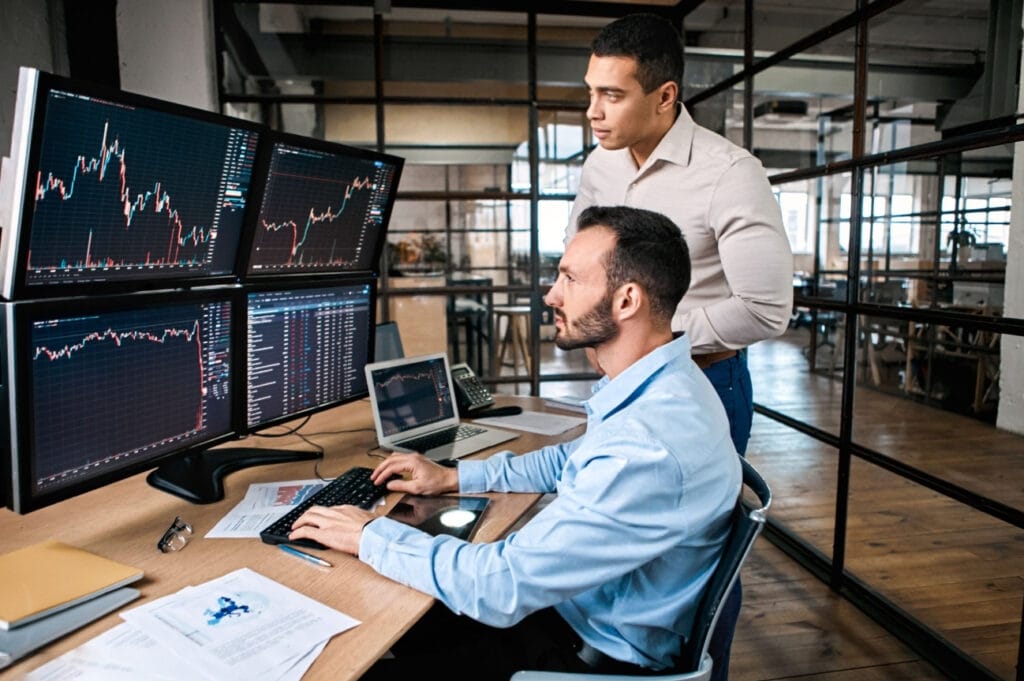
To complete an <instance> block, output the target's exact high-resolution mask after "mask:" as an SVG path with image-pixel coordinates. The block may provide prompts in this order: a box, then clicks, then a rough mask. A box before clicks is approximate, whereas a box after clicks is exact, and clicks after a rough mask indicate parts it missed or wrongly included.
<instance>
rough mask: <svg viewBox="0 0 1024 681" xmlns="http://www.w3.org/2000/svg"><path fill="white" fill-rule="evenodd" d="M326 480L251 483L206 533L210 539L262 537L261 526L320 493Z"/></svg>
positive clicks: (263, 526)
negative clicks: (226, 512)
mask: <svg viewBox="0 0 1024 681" xmlns="http://www.w3.org/2000/svg"><path fill="white" fill-rule="evenodd" d="M326 484H327V483H326V482H324V481H323V480H292V481H290V482H267V483H254V484H252V485H249V490H248V491H247V492H246V493H245V498H243V499H242V500H241V501H240V502H238V504H237V505H236V506H235V507H234V508H233V509H231V510H230V511H229V512H228V514H227V515H225V516H224V517H223V518H221V519H220V521H219V522H218V523H217V524H216V525H214V526H213V528H212V529H211V530H210V531H209V532H207V533H206V537H207V539H251V538H254V537H255V538H259V536H260V530H262V529H263V528H265V527H266V526H267V525H269V524H271V523H272V522H274V521H275V520H277V519H278V518H280V517H281V516H283V515H284V514H285V513H287V512H288V511H290V510H291V509H293V508H294V507H296V506H298V505H299V504H301V503H302V502H303V501H305V500H306V499H308V498H309V497H311V496H313V495H314V494H316V493H317V492H318V491H319V490H320V489H321V488H323V486H324V485H326Z"/></svg>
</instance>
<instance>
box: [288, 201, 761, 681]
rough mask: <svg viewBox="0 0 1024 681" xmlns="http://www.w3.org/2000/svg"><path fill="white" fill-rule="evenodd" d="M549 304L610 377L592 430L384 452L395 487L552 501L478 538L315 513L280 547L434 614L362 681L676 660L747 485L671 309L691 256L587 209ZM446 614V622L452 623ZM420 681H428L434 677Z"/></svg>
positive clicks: (638, 226) (648, 221)
mask: <svg viewBox="0 0 1024 681" xmlns="http://www.w3.org/2000/svg"><path fill="white" fill-rule="evenodd" d="M578 226H579V231H578V233H577V234H576V235H575V236H574V237H573V238H572V240H571V241H570V242H569V244H568V246H567V248H566V250H565V255H564V256H563V258H562V260H561V263H560V264H559V275H558V279H557V280H556V281H555V284H554V286H553V287H552V289H551V291H550V292H549V293H548V294H547V296H546V297H545V302H546V303H547V304H548V305H550V306H551V307H552V308H554V311H555V323H556V328H557V336H556V339H555V343H556V344H557V345H558V346H559V347H560V348H563V349H570V348H580V347H582V348H587V349H588V350H587V351H588V354H589V355H590V357H591V361H592V362H593V363H594V365H595V366H597V367H600V370H601V371H602V372H603V373H604V377H603V378H602V379H601V380H600V381H599V383H598V384H597V387H596V388H595V389H594V395H593V396H592V397H591V398H590V399H589V400H588V402H587V410H588V425H587V432H586V434H584V435H582V436H581V437H579V438H577V439H576V440H573V441H571V442H568V443H565V444H559V445H553V446H550V447H545V448H543V449H540V450H537V451H534V452H530V453H528V454H524V455H522V456H515V455H514V454H512V452H499V453H498V454H495V455H494V456H492V457H490V458H488V459H486V460H483V461H467V460H463V461H460V462H459V464H458V467H457V468H455V469H453V468H446V467H442V466H439V465H437V464H435V463H433V462H431V461H429V460H428V459H426V458H424V457H423V456H421V455H419V454H393V455H391V456H389V457H388V458H387V459H385V460H384V462H383V463H381V464H380V465H379V466H378V467H377V469H376V470H375V471H374V474H373V475H374V480H375V481H377V482H381V481H384V480H387V479H388V478H389V477H391V476H392V475H395V474H401V475H403V476H404V479H401V480H397V479H396V480H392V481H390V482H388V483H387V485H388V489H390V490H392V491H402V492H409V493H413V494H443V493H446V492H461V493H476V492H486V491H499V492H557V496H556V497H554V499H553V500H552V501H551V502H550V503H549V504H548V505H546V506H545V507H544V508H543V509H542V510H541V511H540V512H539V513H537V514H536V515H535V516H534V517H533V518H532V519H530V520H529V522H527V523H526V524H525V525H524V526H523V527H522V528H521V529H520V530H519V531H518V532H514V533H511V534H509V535H508V536H507V537H506V538H504V539H502V540H500V541H495V542H491V543H486V544H483V543H481V544H473V543H468V542H466V541H463V540H461V539H456V538H454V537H448V536H439V537H433V536H430V535H428V534H426V533H423V532H421V531H419V530H417V529H415V528H412V527H410V526H408V525H404V524H401V523H399V522H396V521H394V520H391V519H388V518H383V517H377V516H375V515H374V514H373V513H370V512H368V511H364V510H361V509H359V508H356V507H354V506H337V507H333V508H325V507H316V508H313V509H311V510H309V511H307V512H306V513H305V514H304V515H303V516H302V517H300V518H299V519H298V520H297V521H296V522H295V525H294V529H293V531H292V534H291V536H292V538H296V539H297V538H301V537H306V538H310V539H315V540H317V541H319V542H322V543H323V544H326V545H327V546H329V547H332V548H334V549H337V550H339V551H345V552H348V553H351V554H353V555H357V556H358V557H359V559H360V560H362V561H363V562H365V563H367V564H369V565H370V566H372V567H373V568H374V569H375V570H377V571H378V572H379V573H380V574H382V575H385V576H387V577H390V578H392V579H394V580H396V581H399V582H401V583H403V584H406V585H409V586H411V587H413V588H416V589H419V590H420V591H423V592H424V593H427V594H430V595H431V596H433V597H435V598H437V599H438V601H439V602H440V604H442V605H436V606H435V607H434V609H433V610H432V611H431V612H430V613H428V615H427V616H426V617H424V618H423V619H422V620H421V621H420V622H419V623H418V624H417V625H416V626H415V627H413V629H412V630H411V631H410V632H409V633H408V634H407V635H406V636H405V637H403V639H402V640H401V641H399V643H398V644H397V645H396V646H394V648H393V652H394V654H395V658H394V659H385V660H381V661H379V662H378V663H377V664H376V665H375V666H374V667H373V668H371V669H370V671H369V672H368V674H367V676H365V677H364V679H376V678H415V677H416V676H417V675H424V674H427V673H428V672H429V673H432V674H438V675H443V677H444V678H451V677H454V678H467V679H469V678H472V679H501V680H502V681H505V680H507V679H508V678H509V675H510V674H511V673H512V672H514V671H515V670H517V669H551V670H561V671H598V672H602V673H634V674H643V673H651V672H653V671H656V670H663V669H666V668H670V667H672V666H673V663H674V657H675V656H676V655H677V654H678V653H679V651H680V645H681V640H680V639H681V636H683V635H685V634H686V633H688V632H689V630H690V626H691V624H692V620H693V613H694V610H695V609H696V607H697V603H698V601H699V599H700V596H701V592H702V590H703V588H704V585H705V584H706V582H707V580H708V578H709V577H710V576H711V573H712V571H713V570H714V568H715V566H716V563H717V560H718V558H719V555H720V554H721V551H722V547H723V544H724V542H725V539H726V536H727V533H728V530H729V523H730V516H731V512H732V509H733V507H734V506H735V504H736V499H737V497H738V495H739V490H740V484H741V470H740V462H739V457H738V455H737V454H736V450H735V448H734V446H733V444H732V440H731V438H730V436H729V422H728V419H727V418H726V414H725V410H724V408H723V406H722V402H721V400H719V399H718V397H717V395H716V394H715V391H714V388H713V387H712V386H711V383H710V382H709V381H708V379H707V378H706V377H705V375H704V372H702V371H701V370H700V368H698V367H697V365H696V364H694V362H693V361H692V360H691V359H690V343H689V340H688V339H687V337H686V336H685V335H680V336H678V337H674V335H673V332H672V330H671V326H670V322H671V320H672V314H673V312H674V311H675V309H676V306H677V304H678V303H679V300H680V298H682V296H683V293H684V292H685V291H686V287H687V286H688V284H689V256H688V252H687V248H686V242H685V241H684V240H683V237H682V236H681V235H680V232H679V229H678V228H677V227H676V226H675V225H674V224H673V223H672V222H671V221H670V220H669V219H668V218H666V217H664V216H663V215H660V214H658V213H653V212H650V211H646V210H641V209H637V208H626V207H596V206H595V207H591V208H588V209H587V210H586V211H584V212H583V213H582V214H581V216H580V218H579V225H578ZM453 613H458V614H459V615H458V616H456V615H454V614H453ZM428 675H429V674H428Z"/></svg>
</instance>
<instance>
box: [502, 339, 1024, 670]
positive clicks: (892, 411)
mask: <svg viewBox="0 0 1024 681" xmlns="http://www.w3.org/2000/svg"><path fill="white" fill-rule="evenodd" d="M803 332H804V333H806V330H803ZM805 343H806V337H805V336H803V335H801V333H800V330H798V331H795V332H791V333H789V334H787V336H785V337H783V338H782V339H779V340H777V341H771V342H765V343H762V344H760V345H759V346H755V348H753V349H752V350H751V354H750V363H751V369H752V373H753V375H754V385H755V388H754V389H755V399H756V400H757V401H758V402H759V403H762V404H765V405H766V406H769V407H771V408H772V409H776V410H778V411H781V412H782V413H785V414H787V415H789V416H792V417H794V418H798V419H800V420H803V421H805V422H808V423H811V424H813V425H815V426H817V427H819V428H822V429H824V430H826V431H829V432H838V426H839V408H840V398H841V384H840V382H839V380H838V379H839V377H840V374H833V373H830V372H819V371H810V370H809V368H808V363H807V360H806V358H805V356H804V354H803V353H802V348H803V346H804V345H805ZM542 347H543V352H544V355H545V356H544V357H543V358H542V363H541V366H542V372H543V373H555V372H563V371H579V370H583V369H584V368H585V366H586V365H585V360H584V359H583V358H582V353H580V352H576V353H563V352H561V351H559V350H557V349H556V348H553V346H552V345H551V344H550V343H543V344H542ZM819 366H820V364H819ZM505 390H508V391H509V392H511V386H500V387H499V391H505ZM586 391H587V388H586V386H583V385H581V384H578V383H575V384H555V383H543V384H542V394H557V393H566V392H572V393H575V394H581V393H583V394H585V393H586ZM854 433H855V440H856V441H857V442H859V443H861V444H864V445H866V446H868V447H870V448H872V449H875V450H877V451H880V452H882V453H885V454H888V455H889V456H892V457H894V458H897V459H898V460H901V461H904V462H906V463H909V464H912V465H914V466H917V467H919V468H921V469H923V470H925V471H927V472H929V473H931V474H933V475H936V476H939V477H941V478H943V479H947V480H951V481H953V482H955V483H956V484H959V485H962V486H964V487H965V488H967V489H970V490H971V491H975V492H978V493H981V494H986V495H988V496H990V497H992V498H993V499H996V500H998V501H999V502H1000V503H1004V504H1007V505H1010V506H1011V507H1013V508H1017V509H1020V508H1024V437H1020V436H1017V435H1011V434H1008V433H1005V432H1002V431H998V430H997V429H995V428H994V427H993V426H991V425H989V424H987V423H984V422H983V421H981V420H978V419H975V418H970V417H968V416H961V415H956V414H950V413H948V412H943V411H940V410H938V409H934V408H932V407H927V406H924V405H921V404H918V403H916V402H914V401H912V400H908V399H904V398H901V397H899V396H894V395H887V394H884V393H882V392H879V391H877V390H874V389H869V388H864V389H861V388H858V391H857V395H856V397H855V425H854ZM748 457H749V458H750V460H751V461H752V462H753V463H754V464H755V465H756V466H757V467H758V469H759V470H760V471H761V472H762V474H763V475H764V476H765V478H766V479H767V480H768V481H769V483H770V484H771V485H772V487H773V491H774V493H775V503H774V504H773V507H772V510H771V516H772V518H773V519H774V520H778V521H779V522H781V523H782V524H783V525H784V526H785V527H786V528H787V529H789V530H791V531H793V532H796V533H798V534H799V535H800V536H801V537H803V538H804V539H806V540H807V541H809V542H811V543H812V544H813V545H814V546H815V547H816V548H817V549H818V550H820V551H822V552H823V553H825V554H826V555H831V546H832V541H833V532H834V518H835V490H836V478H837V475H836V460H837V456H836V452H835V450H834V449H832V448H830V447H827V446H825V445H823V444H822V443H820V442H818V441H816V440H814V439H813V438H810V437H808V436H806V435H802V434H800V433H798V432H796V431H794V430H792V429H790V428H787V427H785V426H783V425H781V424H779V423H778V422H775V421H772V420H769V419H767V418H765V417H761V416H757V417H756V418H755V425H754V432H753V435H752V438H751V443H750V446H749V448H748ZM847 533H848V535H847V556H846V565H847V568H848V569H849V570H851V571H852V572H853V573H854V574H855V575H856V576H857V577H858V578H859V579H861V580H863V581H865V582H866V583H868V584H869V585H870V586H871V587H872V588H874V589H876V590H878V591H879V592H880V593H881V594H882V595H884V596H885V597H886V598H888V599H889V600H891V601H893V602H894V603H896V604H897V605H898V606H899V607H901V608H902V609H904V610H905V611H907V612H908V613H910V614H911V615H912V616H914V617H915V618H917V619H919V620H921V621H923V622H924V623H926V624H927V625H928V626H930V627H932V628H933V629H935V630H936V631H938V632H940V634H941V635H943V636H944V637H945V638H947V639H948V640H950V641H952V642H953V643H954V644H955V645H956V646H958V647H959V648H960V649H961V650H962V651H963V652H964V653H965V654H966V655H968V656H970V657H972V658H974V659H976V660H977V661H979V662H980V663H981V664H982V665H983V666H985V667H986V668H988V669H989V670H991V671H992V672H993V673H994V675H996V676H997V677H998V678H1002V679H1008V680H1012V679H1018V678H1020V677H1019V676H1018V673H1017V670H1016V661H1017V655H1018V645H1019V641H1020V632H1021V612H1022V599H1024V532H1022V531H1021V530H1020V529H1019V528H1016V527H1013V526H1011V525H1009V524H1007V523H1004V522H1001V521H996V520H993V519H992V518H990V517H989V516H987V515H986V514H983V513H980V512H978V511H974V510H971V509H969V508H968V507H965V506H963V505H961V504H958V503H955V502H952V501H950V500H949V499H947V498H946V497H943V496H941V495H939V494H937V493H934V492H931V491H929V490H927V489H925V488H922V487H920V486H918V485H914V484H912V483H909V482H907V481H906V480H904V479H902V478H899V477H898V476H895V475H893V474H891V473H888V472H886V471H883V470H882V469H879V468H878V467H876V466H872V465H869V464H867V463H865V462H863V461H859V460H855V461H854V465H853V469H852V471H851V493H850V515H849V520H848V524H847ZM743 587H744V605H743V611H742V615H741V619H740V623H739V625H738V628H737V632H736V638H735V641H734V645H733V653H732V664H731V669H730V679H731V680H732V681H762V680H769V679H822V680H828V681H873V680H879V681H881V680H890V679H891V680H903V679H908V680H909V679H920V680H923V681H930V680H931V679H945V678H947V677H946V676H945V675H944V674H942V672H941V671H940V670H938V669H935V668H933V667H932V666H931V665H930V664H928V663H927V662H926V661H923V660H921V659H920V658H919V656H917V655H916V654H915V653H914V652H912V651H911V650H909V649H908V648H907V647H906V646H904V645H903V644H902V643H901V642H900V641H899V640H897V639H896V638H895V637H893V636H892V635H890V634H888V633H887V632H886V631H885V630H884V629H883V628H882V627H881V626H880V625H878V624H876V623H875V622H874V621H873V620H871V619H870V618H868V617H867V616H866V615H864V614H863V613H862V612H860V611H859V610H858V609H856V608H855V607H854V606H852V605H851V604H850V603H849V602H847V601H845V600H844V599H843V598H841V597H839V596H837V595H836V594H834V593H832V592H831V591H830V590H829V589H828V587H827V586H826V585H825V584H824V583H823V582H821V581H820V580H818V579H817V578H816V577H814V576H812V575H811V574H810V573H808V572H807V571H805V570H804V569H803V568H801V567H800V566H799V565H798V564H796V563H795V562H793V561H792V560H791V559H790V558H789V557H787V556H786V555H785V554H783V553H782V552H781V551H780V550H779V549H777V548H776V547H774V546H773V545H772V544H771V543H770V542H769V541H768V540H766V539H764V538H762V539H761V540H759V541H758V543H757V545H756V546H755V549H754V551H753V554H752V555H751V557H750V558H749V559H748V563H747V565H746V566H745V568H744V572H743Z"/></svg>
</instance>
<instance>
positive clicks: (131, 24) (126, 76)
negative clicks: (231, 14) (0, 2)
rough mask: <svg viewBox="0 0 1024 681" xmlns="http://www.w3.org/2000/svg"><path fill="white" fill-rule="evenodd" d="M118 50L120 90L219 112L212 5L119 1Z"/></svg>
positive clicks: (203, 1)
mask: <svg viewBox="0 0 1024 681" xmlns="http://www.w3.org/2000/svg"><path fill="white" fill-rule="evenodd" d="M5 1H6V0H5ZM117 49H118V54H119V55H120V61H121V64H120V66H121V89H123V90H128V91H130V92H138V93H140V94H144V95H148V96H150V97H158V98H160V99H166V100H170V101H172V102H178V103H179V104H185V105H188V106H194V107H197V108H200V109H206V110H207V111H216V110H217V108H218V107H217V69H216V61H215V58H216V55H215V49H214V39H213V4H212V3H211V2H210V0H174V1H173V2H168V1H167V0H119V1H118V3H117Z"/></svg>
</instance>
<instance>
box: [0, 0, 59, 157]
mask: <svg viewBox="0 0 1024 681" xmlns="http://www.w3.org/2000/svg"><path fill="white" fill-rule="evenodd" d="M54 1H55V0H54ZM50 4H51V3H50V2H40V0H2V1H0V155H2V156H6V155H7V153H8V152H9V151H10V148H11V125H12V119H13V116H14V99H15V94H16V93H17V91H18V67H19V66H32V67H35V68H37V69H41V70H43V71H50V72H53V71H61V70H66V61H67V58H66V57H64V56H60V57H58V58H57V59H56V60H55V57H54V51H55V50H54V48H53V45H54V44H55V43H57V44H59V46H60V48H59V52H60V53H61V55H63V54H65V53H66V51H67V50H66V49H65V48H64V25H63V21H62V19H61V17H63V12H56V13H55V15H56V17H55V18H54V19H51V13H50V10H49V6H50ZM55 61H59V62H60V63H59V64H57V65H55Z"/></svg>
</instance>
